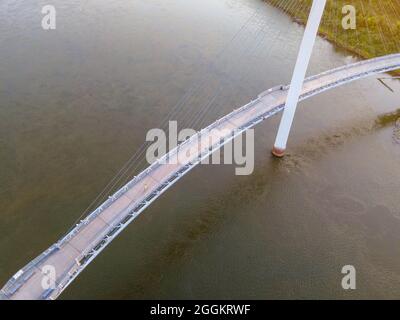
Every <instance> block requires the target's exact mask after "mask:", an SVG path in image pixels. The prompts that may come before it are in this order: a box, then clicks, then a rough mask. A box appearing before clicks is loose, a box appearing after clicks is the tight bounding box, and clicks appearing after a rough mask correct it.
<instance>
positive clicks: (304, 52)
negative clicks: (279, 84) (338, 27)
mask: <svg viewBox="0 0 400 320" xmlns="http://www.w3.org/2000/svg"><path fill="white" fill-rule="evenodd" d="M325 5H326V0H313V4H312V7H311V11H310V15H309V17H308V21H307V25H306V28H305V32H304V36H303V40H302V42H301V45H300V50H299V54H298V56H297V61H296V66H295V68H294V72H293V77H292V82H291V84H290V88H289V92H288V95H287V99H286V104H285V109H284V111H283V115H282V119H281V122H280V124H279V129H278V134H277V136H276V140H275V144H274V148H273V149H272V154H273V155H275V156H276V157H279V158H280V157H283V156H284V154H285V150H286V145H287V140H288V138H289V133H290V128H291V127H292V123H293V119H294V114H295V112H296V108H297V104H298V102H299V98H300V94H301V90H302V88H303V83H304V79H305V77H306V72H307V68H308V64H309V62H310V58H311V54H312V51H313V47H314V44H315V39H316V38H317V34H318V28H319V26H320V24H321V19H322V15H323V13H324V9H325Z"/></svg>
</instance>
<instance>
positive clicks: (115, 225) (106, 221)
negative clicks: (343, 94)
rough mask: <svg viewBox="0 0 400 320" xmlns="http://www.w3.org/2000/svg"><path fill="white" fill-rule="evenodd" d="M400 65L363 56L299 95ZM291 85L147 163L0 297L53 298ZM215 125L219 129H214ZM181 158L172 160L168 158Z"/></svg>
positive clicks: (275, 105) (309, 83)
mask: <svg viewBox="0 0 400 320" xmlns="http://www.w3.org/2000/svg"><path fill="white" fill-rule="evenodd" d="M397 69H400V54H395V55H388V56H384V57H380V58H376V59H371V60H365V61H362V62H358V63H355V64H351V65H347V66H343V67H340V68H337V69H333V70H330V71H327V72H324V73H321V74H319V75H316V76H313V77H310V78H308V79H307V80H306V82H305V83H304V86H303V90H302V95H301V100H304V99H307V98H310V97H312V96H314V95H317V94H319V93H322V92H324V91H327V90H330V89H333V88H335V87H338V86H341V85H344V84H346V83H350V82H352V81H355V80H358V79H362V78H365V77H368V76H371V75H375V74H378V73H384V72H388V71H392V70H397ZM287 90H288V86H279V87H275V88H272V89H270V90H268V91H265V92H264V93H262V94H260V95H259V96H258V97H257V99H255V100H254V101H252V102H250V103H249V104H247V105H245V106H243V107H241V108H239V109H237V110H235V111H233V112H232V113H230V114H228V115H226V116H225V117H223V118H221V119H219V120H217V121H216V122H214V123H213V124H211V125H210V126H208V127H207V128H205V129H203V130H201V131H200V132H198V133H197V134H196V135H194V136H192V137H191V138H190V139H188V140H186V141H185V142H183V143H182V144H181V145H180V146H178V147H177V148H175V149H173V150H171V151H170V152H169V153H168V154H167V155H165V156H164V157H162V158H161V159H159V160H158V161H157V162H155V163H153V164H152V165H151V166H149V167H148V168H147V169H146V170H145V171H143V172H142V173H140V174H139V175H138V176H136V177H135V178H134V179H133V180H131V181H130V182H129V183H127V184H126V185H125V186H124V187H123V188H121V189H120V190H119V191H118V192H116V193H115V194H114V195H113V196H111V197H110V198H109V199H108V200H107V201H106V202H104V203H103V204H102V205H101V206H100V207H98V208H97V209H96V210H95V211H93V212H92V213H91V214H90V215H88V216H87V217H86V218H85V219H84V220H82V221H81V222H80V223H79V224H77V225H76V226H75V228H74V229H72V231H71V232H70V233H68V234H67V235H66V236H65V237H64V238H62V239H60V240H59V241H58V242H57V243H55V244H53V245H52V246H51V247H50V248H49V249H47V250H46V251H45V252H43V253H42V254H41V255H40V256H38V257H37V258H36V259H34V260H33V261H31V262H30V263H29V264H28V265H26V266H25V267H24V268H23V269H21V270H20V271H18V272H17V273H16V274H15V275H14V276H13V277H12V278H11V279H10V280H9V281H8V282H7V284H6V285H5V286H4V287H3V288H2V290H1V291H0V299H55V298H57V297H58V296H59V295H60V294H61V292H62V291H63V290H65V288H66V287H67V286H68V285H69V284H70V283H71V282H72V281H73V280H74V279H75V278H76V277H77V276H78V274H79V273H80V272H82V270H83V269H84V268H85V267H86V266H87V265H88V264H89V263H90V262H91V261H92V260H93V259H94V258H95V257H96V256H97V255H98V254H99V253H100V252H101V251H102V250H103V249H104V248H105V247H106V246H107V245H108V244H109V243H110V242H111V241H112V240H113V239H114V238H115V237H116V236H117V235H118V234H119V233H120V232H121V231H122V230H123V229H124V228H125V227H126V226H127V225H128V224H129V223H130V222H131V221H132V220H133V219H135V218H136V217H137V216H138V215H139V214H140V213H141V212H142V211H143V210H144V209H145V208H146V207H147V206H149V205H150V204H151V203H152V202H153V201H155V200H156V199H157V198H158V197H159V196H160V195H161V194H162V193H163V192H165V191H166V190H167V189H168V188H170V187H171V186H172V185H173V184H174V183H176V182H177V181H178V180H179V179H180V178H181V177H182V176H183V175H185V174H186V173H187V172H189V171H190V170H191V169H192V168H194V167H195V166H196V165H197V164H199V163H200V162H201V160H202V159H204V158H206V157H208V156H209V155H210V154H211V153H212V152H214V151H215V150H217V149H219V148H221V147H222V146H223V145H224V144H226V143H228V142H229V141H231V140H232V139H234V138H235V137H236V136H237V135H239V134H241V133H243V132H244V131H246V130H247V129H249V128H252V127H254V126H255V125H256V124H258V123H259V122H261V121H263V120H265V119H267V118H269V117H271V116H273V115H275V114H277V113H278V112H280V111H281V110H282V109H283V107H284V104H285V101H286V97H287ZM213 129H217V130H213ZM174 155H175V156H178V157H179V158H180V159H183V161H180V162H179V163H177V164H168V163H165V162H166V161H164V160H165V159H166V158H172V157H173V156H174ZM45 266H52V267H54V270H55V272H56V287H55V288H54V289H51V288H50V289H46V287H45V288H43V286H42V281H43V279H44V278H43V277H44V276H43V273H42V270H43V267H45Z"/></svg>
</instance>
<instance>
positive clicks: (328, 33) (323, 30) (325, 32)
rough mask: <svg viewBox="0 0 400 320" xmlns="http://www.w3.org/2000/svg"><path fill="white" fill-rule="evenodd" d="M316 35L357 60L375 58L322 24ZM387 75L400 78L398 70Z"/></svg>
mask: <svg viewBox="0 0 400 320" xmlns="http://www.w3.org/2000/svg"><path fill="white" fill-rule="evenodd" d="M288 1H290V0H288ZM264 2H265V3H266V4H268V5H271V6H273V7H274V8H277V9H279V10H280V11H282V12H283V13H285V14H286V15H287V16H289V17H290V18H291V19H292V21H293V22H295V23H297V24H299V25H302V26H305V22H304V21H303V20H302V19H301V18H299V17H296V16H295V15H293V13H292V12H291V11H290V10H284V9H282V8H281V7H280V6H279V5H276V4H275V3H274V1H272V0H264ZM318 35H319V36H320V37H322V38H323V39H325V40H327V41H329V42H330V43H332V44H333V45H334V46H336V47H337V48H338V49H341V50H345V51H347V52H348V53H351V54H353V55H355V56H357V57H358V58H361V59H372V58H376V57H377V56H374V55H372V54H370V53H369V52H368V51H366V50H363V49H361V48H360V47H359V48H356V47H354V46H352V45H350V44H349V43H346V42H345V40H343V39H340V38H339V37H335V36H334V33H333V31H332V30H330V29H329V28H327V27H326V26H324V25H323V24H321V26H320V28H319V30H318ZM388 54H389V53H388ZM389 74H390V75H392V76H400V70H396V71H391V72H389Z"/></svg>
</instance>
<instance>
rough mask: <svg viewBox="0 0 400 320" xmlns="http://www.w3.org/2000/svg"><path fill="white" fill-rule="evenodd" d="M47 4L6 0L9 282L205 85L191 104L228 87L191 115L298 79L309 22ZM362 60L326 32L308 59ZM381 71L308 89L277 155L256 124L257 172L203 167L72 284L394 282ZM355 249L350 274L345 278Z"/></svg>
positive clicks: (2, 33) (209, 116)
mask: <svg viewBox="0 0 400 320" xmlns="http://www.w3.org/2000/svg"><path fill="white" fill-rule="evenodd" d="M45 4H47V2H46V1H38V0H34V1H29V3H27V2H26V1H20V0H4V1H2V2H1V4H0V48H1V51H0V257H1V258H0V283H4V282H6V281H7V280H8V278H9V277H10V276H11V275H12V274H14V273H15V272H16V271H17V270H18V269H19V268H20V267H22V266H23V265H24V264H25V263H27V262H28V261H29V260H30V259H32V258H34V257H35V256H37V255H38V254H39V253H40V252H41V251H42V250H44V249H45V248H47V247H48V246H49V245H50V244H52V243H53V242H55V241H56V240H57V239H58V238H59V237H60V236H61V235H63V234H64V233H65V232H66V231H67V230H68V229H69V227H70V226H71V225H72V224H73V223H74V221H75V219H77V218H78V217H79V216H80V214H81V213H82V212H83V211H84V210H85V208H86V207H87V206H88V204H89V203H90V202H91V201H92V200H93V199H94V198H95V197H96V195H97V194H98V193H99V192H100V191H101V190H102V188H103V187H104V186H105V185H106V184H107V183H108V181H110V179H111V178H112V177H113V176H114V175H115V174H116V172H117V171H118V170H119V169H120V168H121V167H122V165H123V164H124V163H125V162H126V161H127V160H128V159H129V157H130V156H131V155H132V154H133V153H134V151H135V150H136V149H138V148H139V147H140V146H141V144H142V142H143V141H144V140H145V135H146V132H147V130H149V129H151V128H154V127H157V126H158V125H159V124H160V122H161V121H162V119H163V118H164V117H165V116H166V115H167V114H168V112H169V111H170V110H171V109H172V108H173V107H174V105H175V104H176V103H177V102H179V101H180V99H181V98H182V96H184V95H185V93H187V92H188V90H190V88H192V87H193V86H195V87H196V84H197V83H202V86H201V90H199V91H196V93H197V96H194V95H193V96H192V99H191V100H190V101H188V102H187V103H186V104H185V106H184V107H183V108H184V110H188V111H187V112H188V114H192V110H202V109H199V108H201V107H202V106H204V105H206V104H207V101H208V100H209V99H210V97H213V96H215V95H216V96H217V98H216V99H217V100H218V103H217V104H216V106H214V107H213V108H212V109H211V111H209V112H207V113H205V114H204V119H202V121H201V122H200V123H198V125H206V124H207V123H210V122H212V121H213V120H215V119H216V118H217V117H218V116H220V115H223V114H225V113H226V112H228V111H230V110H232V109H233V108H236V107H239V106H241V105H243V104H245V103H246V102H248V101H249V100H250V99H251V98H254V97H255V96H256V95H257V94H258V93H260V92H262V91H264V90H266V89H268V88H270V87H273V86H275V85H278V84H282V83H288V82H289V80H290V74H291V71H292V69H293V66H294V61H295V57H296V50H297V49H298V45H299V41H300V39H301V35H302V32H303V29H302V27H301V26H299V25H297V24H296V23H294V22H293V21H292V20H291V19H290V18H289V17H287V16H285V15H284V14H282V13H281V12H280V11H278V10H276V9H274V8H272V7H270V6H269V5H267V4H265V3H264V2H262V1H259V0H169V1H165V0H151V1H149V0H131V1H124V0H107V1H106V0H100V1H99V0H96V1H95V0H88V1H85V2H84V3H82V1H78V0H70V1H61V0H54V1H52V4H53V5H54V6H55V7H56V10H57V29H56V30H54V31H43V30H42V29H41V19H42V17H43V15H42V14H41V13H40V11H41V8H42V6H43V5H45ZM249 21H250V22H249ZM352 61H355V58H354V57H352V56H351V55H350V54H348V53H346V52H343V51H342V50H338V49H337V48H335V47H334V46H333V45H331V44H330V43H328V42H327V41H325V40H323V39H318V41H317V44H316V48H315V52H314V55H313V58H312V62H311V66H310V70H309V74H314V73H317V72H321V71H324V70H327V69H330V68H333V67H336V66H340V65H343V64H345V63H349V62H352ZM387 83H388V84H390V86H391V87H392V88H393V89H394V91H395V92H390V91H389V90H388V89H387V88H385V87H384V86H382V85H381V84H380V83H379V82H378V81H377V80H376V78H371V79H367V80H362V81H359V82H357V83H353V84H351V85H348V86H346V87H342V88H339V89H336V90H334V91H331V92H327V93H324V94H322V95H320V96H318V97H314V98H312V99H310V100H308V101H306V102H303V103H301V107H300V108H299V111H298V114H297V117H296V121H295V125H294V128H293V133H292V136H291V138H290V142H289V154H288V155H287V157H286V158H284V159H283V160H276V159H273V158H272V157H271V155H270V149H271V146H272V144H273V141H274V138H275V133H276V129H277V125H278V120H279V117H277V118H273V119H269V120H267V121H266V122H264V123H262V124H260V125H259V126H258V127H257V129H256V132H255V133H256V141H255V143H256V159H255V171H254V173H253V174H252V175H250V176H245V177H239V176H235V174H234V173H235V171H234V169H235V167H234V166H230V165H226V166H222V165H214V166H200V167H198V168H196V169H195V170H193V172H191V173H190V174H189V175H187V176H185V178H183V179H182V180H181V181H180V182H179V183H178V184H176V185H175V186H174V187H173V188H172V189H170V190H169V191H168V192H167V193H165V194H164V195H163V196H162V197H161V198H160V199H159V200H158V201H157V202H155V203H154V204H153V205H152V206H151V207H150V208H148V209H147V210H146V211H145V212H144V213H143V214H142V215H141V216H140V217H139V218H138V219H137V220H135V221H134V222H133V223H132V224H131V225H130V226H129V227H128V228H127V229H126V230H125V231H124V232H123V233H122V234H121V235H120V236H119V237H118V238H117V239H116V240H114V242H113V243H112V244H111V245H110V246H109V247H108V248H107V249H106V250H105V251H104V252H103V253H102V254H101V255H99V256H98V258H97V259H96V260H95V261H94V262H93V263H92V264H91V265H90V266H89V267H88V268H87V269H86V270H85V271H84V272H83V273H82V274H81V275H80V276H79V278H78V279H77V280H76V281H75V282H74V283H73V284H72V285H71V286H70V287H69V288H68V289H67V290H66V291H65V292H64V294H63V295H62V296H61V298H64V299H75V298H77V299H89V298H93V299H107V298H112V299H142V298H150V299H151V298H176V299H180V298H186V299H203V298H211V299H213V298H218V299H237V298H241V299H248V298H249V299H252V298H255V299H266V298H400V290H399V289H400V200H399V190H400V179H399V177H400V166H399V157H400V145H399V144H396V143H395V141H394V139H393V133H394V132H395V121H396V119H397V118H398V117H399V116H400V114H399V113H398V112H397V113H396V110H397V109H398V108H400V84H399V83H398V82H395V81H391V80H388V81H387ZM217 89H218V90H217ZM216 90H217V91H216ZM189 92H190V91H189ZM185 108H186V109H185ZM189 119H190V118H189ZM344 265H353V266H354V267H355V268H356V270H357V290H354V291H351V292H348V291H344V290H343V289H342V288H341V279H342V276H343V275H342V274H341V269H342V267H343V266H344Z"/></svg>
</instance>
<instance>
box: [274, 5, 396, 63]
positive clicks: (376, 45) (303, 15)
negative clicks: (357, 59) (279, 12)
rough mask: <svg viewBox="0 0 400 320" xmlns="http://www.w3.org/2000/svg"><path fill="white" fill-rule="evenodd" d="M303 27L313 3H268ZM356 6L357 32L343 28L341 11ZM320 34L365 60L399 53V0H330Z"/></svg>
mask: <svg viewBox="0 0 400 320" xmlns="http://www.w3.org/2000/svg"><path fill="white" fill-rule="evenodd" d="M266 1H267V2H268V3H270V4H272V5H274V6H276V7H278V8H280V9H283V10H285V12H286V13H287V14H289V15H290V16H292V17H293V18H295V19H296V21H299V22H300V23H305V22H306V21H307V18H308V14H309V11H310V7H311V4H312V0H266ZM345 5H353V6H354V7H355V8H356V12H357V28H356V30H344V29H343V28H342V19H343V17H344V15H343V14H342V8H343V6H345ZM319 31H320V34H322V35H324V36H325V37H326V38H327V39H328V40H330V41H332V42H334V43H335V44H337V45H339V46H341V47H343V48H345V49H347V50H349V51H351V52H353V53H355V54H357V55H359V56H361V57H363V58H373V57H377V56H382V55H386V54H390V53H400V0H328V2H327V7H326V10H325V13H324V18H323V21H322V23H321V27H320V30H319Z"/></svg>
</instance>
